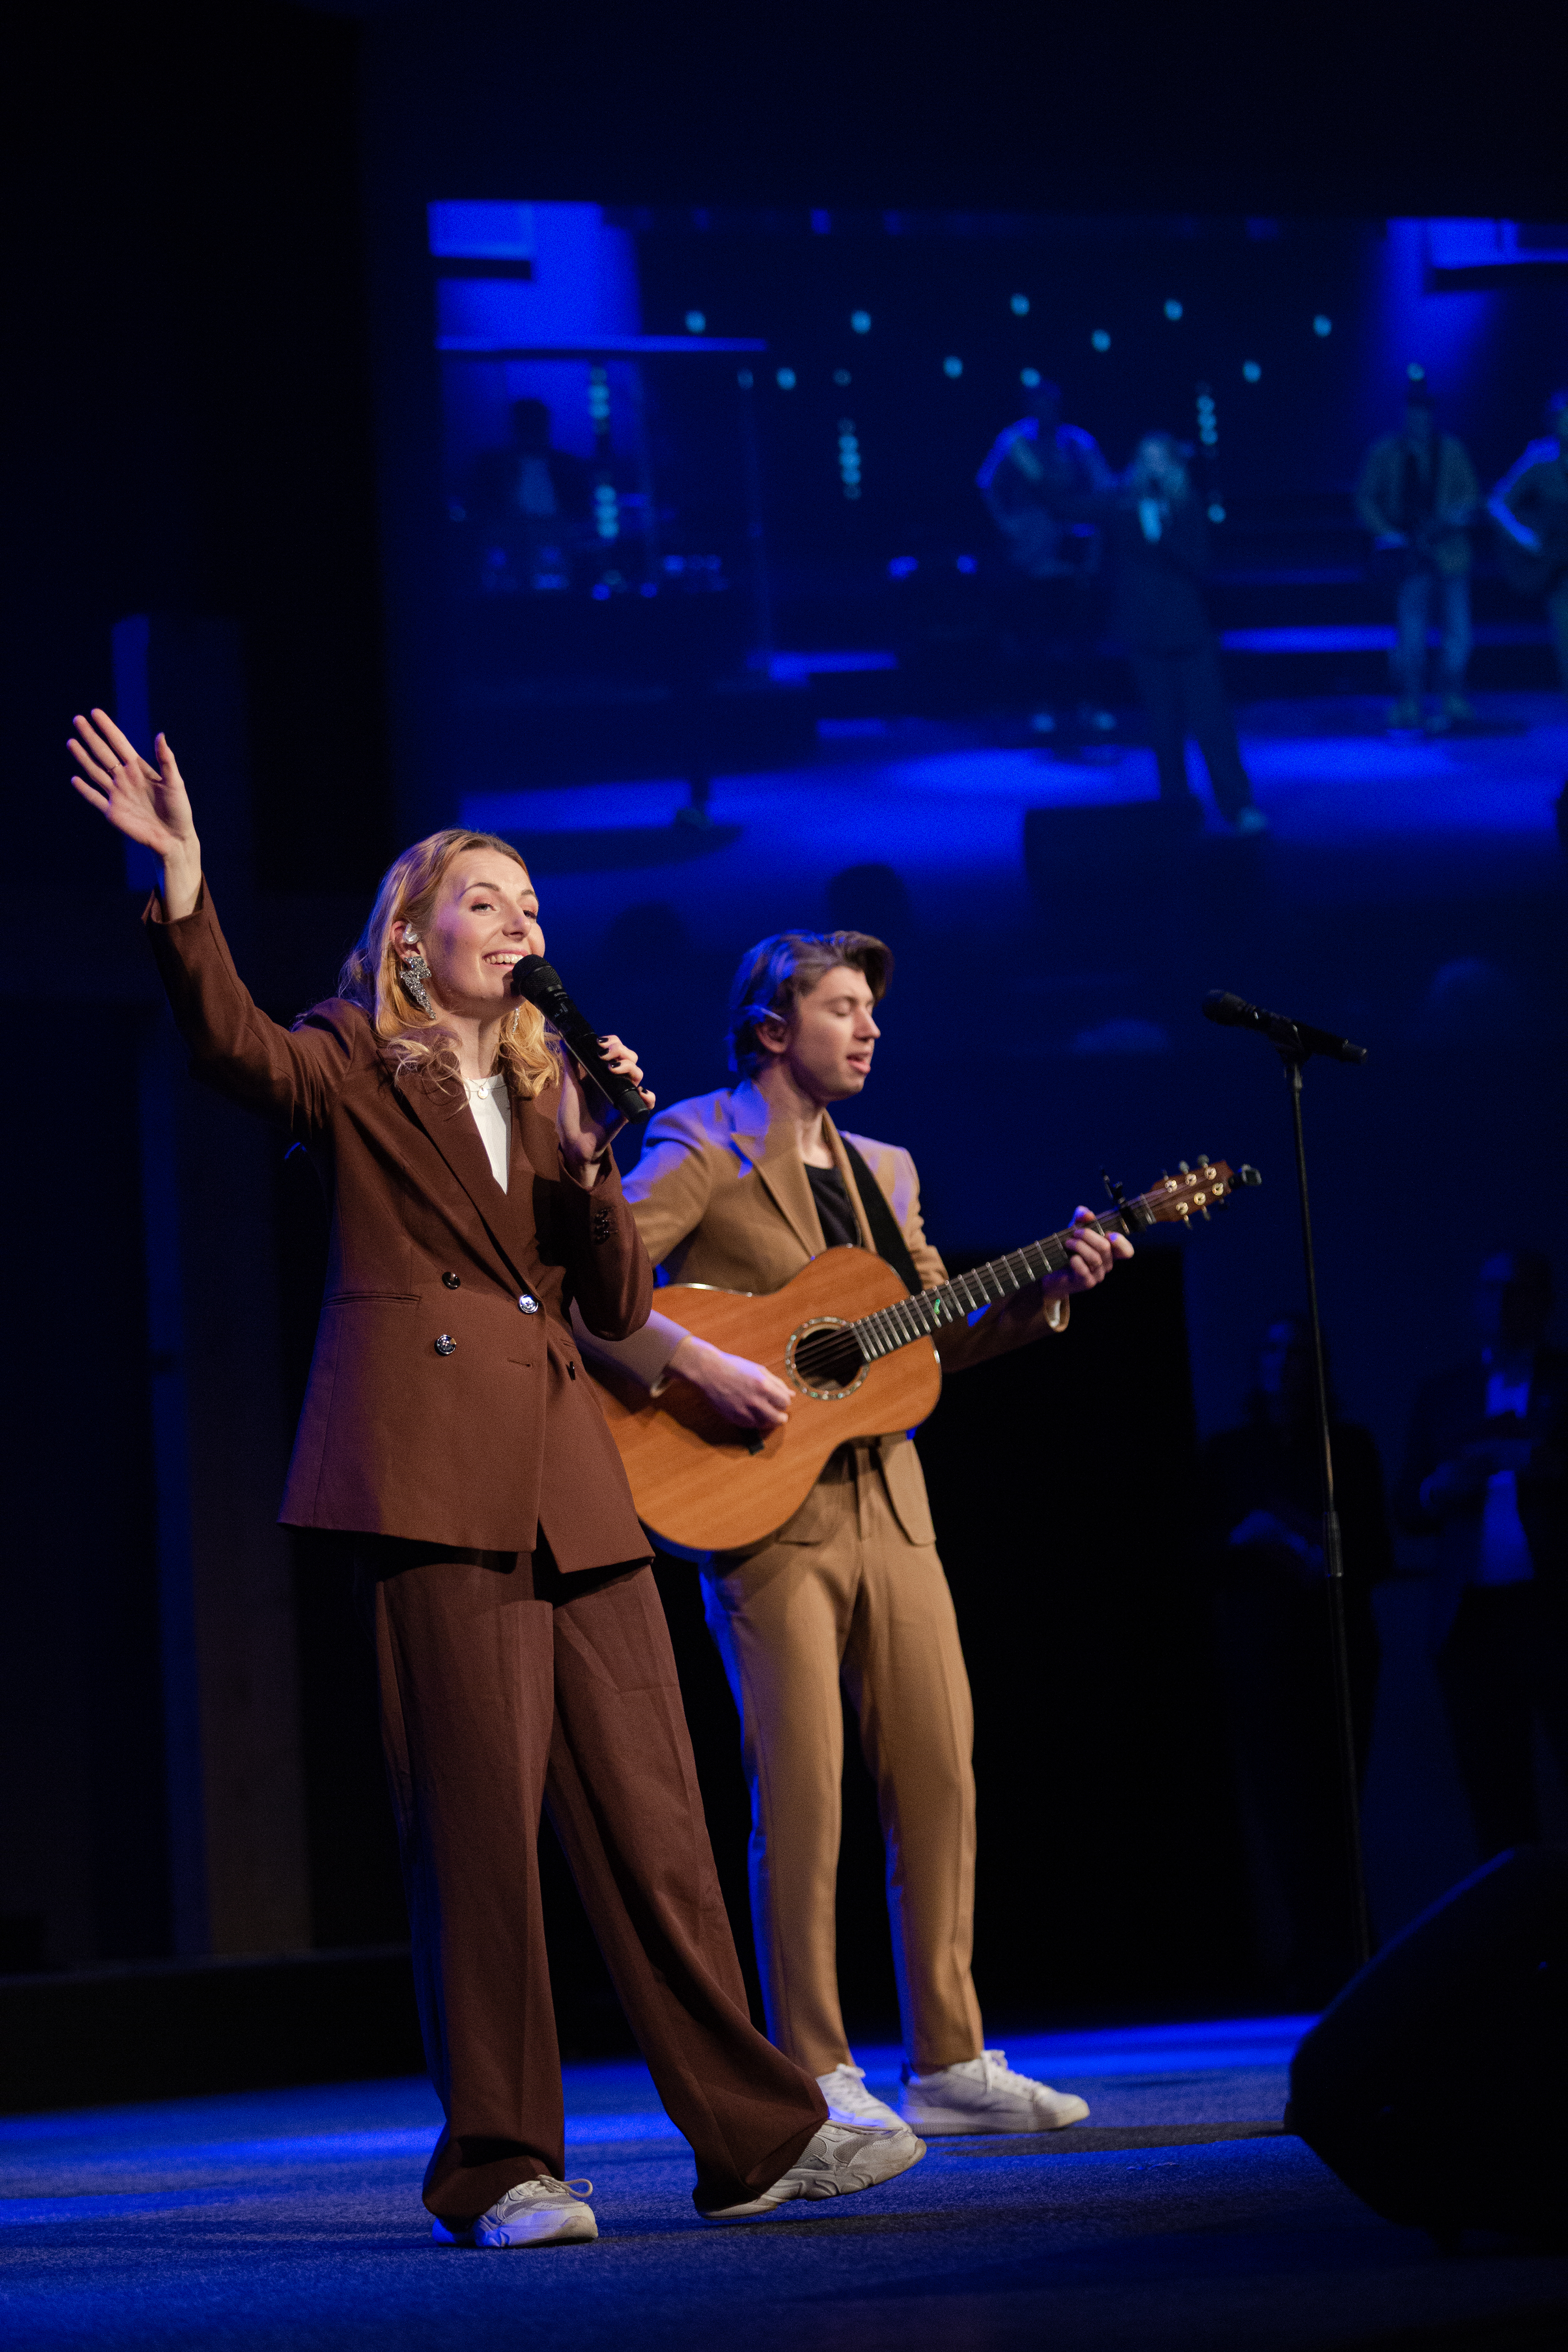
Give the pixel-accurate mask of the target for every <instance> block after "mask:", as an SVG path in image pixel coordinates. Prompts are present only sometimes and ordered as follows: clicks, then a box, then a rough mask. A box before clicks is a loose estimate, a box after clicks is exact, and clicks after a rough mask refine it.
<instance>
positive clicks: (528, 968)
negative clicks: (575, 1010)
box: [511, 955, 566, 1013]
mask: <svg viewBox="0 0 1568 2352" xmlns="http://www.w3.org/2000/svg"><path fill="white" fill-rule="evenodd" d="M511 992H512V994H513V995H514V996H525V997H526V998H527V999H528V1002H529V1003H530V1004H536V1005H537V1006H538V1007H539V1009H540V1011H541V1012H542V1013H548V1012H549V1010H550V1007H551V1005H552V1003H553V1002H554V1001H555V999H556V998H557V997H561V996H564V995H565V993H566V991H565V989H564V988H563V986H562V983H561V974H560V973H559V972H558V971H556V969H555V967H554V965H553V964H552V963H546V962H545V961H544V958H543V957H542V956H539V955H525V956H520V957H519V958H518V960H517V961H516V963H514V964H513V966H512V968H511Z"/></svg>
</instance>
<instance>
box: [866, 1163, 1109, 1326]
mask: <svg viewBox="0 0 1568 2352" xmlns="http://www.w3.org/2000/svg"><path fill="white" fill-rule="evenodd" d="M1154 1197H1155V1196H1154V1195H1153V1194H1151V1193H1140V1194H1139V1196H1138V1198H1137V1199H1136V1200H1135V1201H1124V1202H1122V1203H1121V1206H1120V1207H1118V1208H1115V1209H1112V1210H1110V1211H1109V1212H1108V1213H1106V1214H1105V1215H1104V1216H1103V1217H1095V1218H1094V1219H1092V1221H1091V1223H1090V1224H1089V1226H1088V1227H1087V1228H1086V1227H1084V1226H1082V1225H1079V1226H1068V1228H1067V1230H1066V1231H1065V1232H1063V1233H1059V1234H1047V1235H1046V1237H1045V1239H1044V1240H1043V1241H1037V1242H1026V1243H1025V1244H1024V1246H1023V1248H1022V1249H1016V1250H1009V1251H1008V1252H1007V1254H1006V1255H1005V1257H993V1258H988V1259H987V1260H986V1262H985V1264H984V1265H975V1266H971V1268H970V1270H969V1272H968V1273H967V1274H961V1275H959V1276H958V1277H957V1278H956V1280H955V1281H952V1282H944V1283H943V1284H942V1287H941V1288H940V1289H939V1290H922V1291H921V1292H920V1293H919V1294H918V1295H917V1296H914V1297H909V1298H900V1299H899V1300H898V1302H897V1303H896V1305H894V1306H892V1307H878V1309H877V1310H876V1312H875V1314H872V1315H862V1316H861V1318H860V1319H859V1321H858V1323H852V1324H851V1325H850V1327H849V1328H850V1329H851V1330H852V1331H853V1332H854V1334H855V1337H856V1339H858V1341H859V1343H860V1351H861V1353H862V1355H864V1356H866V1357H868V1358H870V1357H877V1356H890V1355H891V1354H892V1353H893V1351H894V1349H897V1348H907V1347H909V1346H910V1344H911V1342H912V1341H914V1340H916V1339H940V1338H941V1337H942V1334H943V1332H944V1331H950V1330H952V1327H953V1326H954V1324H956V1323H962V1322H965V1321H967V1319H968V1318H969V1317H970V1316H971V1315H973V1314H976V1313H978V1312H979V1310H980V1309H981V1308H983V1307H1002V1306H1005V1304H1006V1302H1007V1300H1008V1299H1009V1298H1014V1297H1016V1296H1017V1294H1018V1292H1019V1291H1020V1290H1023V1289H1024V1288H1026V1286H1027V1285H1028V1284H1029V1283H1031V1282H1038V1281H1040V1280H1041V1279H1042V1277H1043V1276H1046V1275H1048V1274H1060V1273H1061V1272H1062V1271H1063V1269H1064V1268H1065V1267H1066V1266H1067V1265H1068V1264H1069V1263H1070V1253H1069V1251H1068V1242H1069V1241H1070V1240H1071V1239H1072V1237H1073V1234H1074V1233H1075V1232H1076V1233H1083V1232H1085V1231H1090V1232H1094V1233H1100V1234H1133V1233H1136V1232H1138V1231H1139V1230H1140V1228H1141V1227H1142V1226H1143V1225H1146V1224H1149V1223H1152V1221H1153V1218H1152V1207H1151V1205H1150V1204H1151V1202H1152V1200H1153V1199H1154Z"/></svg>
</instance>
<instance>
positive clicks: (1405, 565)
mask: <svg viewBox="0 0 1568 2352" xmlns="http://www.w3.org/2000/svg"><path fill="white" fill-rule="evenodd" d="M1478 494H1479V493H1478V486H1477V482H1476V473H1475V467H1473V466H1472V465H1471V463H1470V460H1469V457H1468V455H1467V454H1466V450H1465V445H1464V443H1463V442H1462V441H1459V440H1457V439H1456V438H1455V436H1454V435H1453V434H1452V433H1440V432H1439V431H1438V429H1437V419H1436V410H1435V408H1434V406H1433V402H1432V395H1431V394H1430V392H1429V391H1428V390H1427V388H1426V383H1425V382H1424V381H1415V382H1412V383H1409V384H1407V386H1406V387H1405V422H1404V424H1403V425H1401V427H1400V429H1399V431H1398V432H1397V433H1385V434H1384V436H1383V438H1382V439H1381V440H1380V441H1374V442H1373V445H1372V446H1371V448H1370V449H1369V450H1368V451H1367V453H1366V456H1365V457H1364V458H1363V460H1362V468H1361V478H1360V479H1359V481H1358V482H1357V484H1356V493H1355V503H1356V513H1357V514H1358V516H1359V517H1360V518H1361V520H1362V523H1363V526H1364V527H1365V529H1366V530H1369V531H1370V532H1371V533H1372V570H1373V577H1374V578H1375V579H1379V580H1383V581H1385V582H1386V583H1388V584H1389V585H1390V586H1392V587H1393V589H1394V618H1395V623H1396V626H1397V632H1398V634H1397V635H1396V637H1395V639H1394V652H1393V654H1392V656H1390V658H1391V661H1392V664H1393V668H1394V697H1395V699H1394V703H1393V705H1392V707H1391V709H1390V710H1389V714H1388V723H1389V725H1390V726H1391V727H1419V726H1420V725H1421V723H1422V701H1421V697H1422V691H1423V688H1425V685H1426V631H1427V626H1428V624H1429V623H1430V621H1431V618H1432V613H1433V607H1434V605H1436V608H1437V610H1438V613H1439V614H1440V620H1439V626H1440V628H1441V630H1442V638H1443V642H1442V652H1441V677H1440V695H1439V699H1438V704H1437V709H1436V713H1435V714H1434V715H1433V716H1432V717H1431V719H1428V721H1427V724H1428V725H1429V726H1431V727H1432V728H1434V729H1436V730H1441V729H1443V728H1445V727H1451V726H1452V725H1453V724H1454V722H1455V720H1456V719H1473V718H1474V716H1475V713H1474V711H1473V710H1472V709H1470V706H1469V704H1468V702H1467V700H1466V699H1465V672H1466V670H1467V669H1468V667H1469V660H1470V644H1471V634H1470V542H1469V540H1468V537H1467V535H1466V531H1465V526H1466V524H1467V523H1468V522H1469V521H1470V520H1472V519H1473V517H1474V515H1475V511H1476V500H1477V497H1478Z"/></svg>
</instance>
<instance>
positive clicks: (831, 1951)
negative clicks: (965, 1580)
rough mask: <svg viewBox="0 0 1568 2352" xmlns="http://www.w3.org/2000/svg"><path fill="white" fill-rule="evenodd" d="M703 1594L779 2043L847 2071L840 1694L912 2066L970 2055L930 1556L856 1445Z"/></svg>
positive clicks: (723, 1567)
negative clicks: (861, 1771) (874, 1817)
mask: <svg viewBox="0 0 1568 2352" xmlns="http://www.w3.org/2000/svg"><path fill="white" fill-rule="evenodd" d="M802 1525H805V1526H808V1527H809V1529H810V1534H809V1538H807V1539H804V1540H803V1539H802V1538H801V1537H800V1536H798V1535H797V1534H795V1528H797V1527H799V1526H802ZM703 1591H704V1595H705V1601H706V1606H707V1615H708V1624H709V1628H710V1632H711V1633H712V1635H713V1638H714V1640H715V1641H716V1642H717V1643H718V1645H719V1648H720V1651H721V1654H722V1656H723V1660H724V1666H725V1671H726V1672H727V1674H728V1675H729V1677H730V1687H731V1690H732V1691H733V1693H734V1695H735V1704H736V1706H738V1707H739V1708H740V1711H741V1723H742V1743H743V1749H744V1756H745V1765H746V1774H747V1778H748V1779H749V1780H750V1782H751V1787H752V1840H751V1875H752V1927H753V1930H754V1932H755V1935H756V1939H757V1962H758V1966H759V1968H760V1969H761V1971H762V1979H763V1999H764V2000H765V2002H766V2004H767V2019H768V2032H769V2035H770V2037H771V2038H772V2040H773V2042H774V2043H775V2044H776V2045H777V2047H778V2048H779V2049H780V2050H782V2051H783V2052H784V2054H785V2056H786V2057H790V2058H793V2059H794V2060H795V2063H796V2064H797V2065H800V2066H804V2067H805V2070H806V2072H807V2073H808V2074H826V2073H827V2072H828V2071H829V2070H830V2069H831V2068H832V2067H835V2066H837V2065H840V2064H843V2063H847V2061H848V2058H849V2054H850V2053H849V2044H848V2042H847V2041H846V2039H845V2035H844V2019H843V2016H842V2014H841V2012H840V2010H839V2006H838V1972H837V1956H836V1951H835V1938H834V1898H835V1890H836V1886H837V1872H838V1837H839V1788H840V1776H841V1773H842V1769H843V1757H844V1719H843V1715H842V1712H841V1709H840V1706H839V1696H838V1693H839V1685H840V1681H842V1684H843V1687H844V1689H845V1691H846V1692H847V1695H848V1698H849V1702H850V1704H851V1706H853V1707H854V1709H855V1712H856V1715H857V1716H858V1718H859V1724H860V1745H861V1749H862V1752H863V1753H864V1755H865V1758H866V1761H867V1764H868V1766H869V1768H870V1771H871V1775H872V1778H873V1779H874V1780H875V1781H876V1783H877V1795H878V1803H879V1811H880V1813H881V1822H882V1834H883V1837H884V1838H885V1839H886V1841H887V1846H888V1906H889V1912H890V1914H891V1919H892V1930H893V1956H894V1960H895V1963H896V1966H897V1969H898V1977H899V2001H900V2010H901V2011H902V2016H903V2029H904V2040H905V2044H906V2046H907V2048H908V2051H909V2053H910V2059H911V2061H912V2063H914V2065H915V2066H916V2067H917V2068H920V2069H921V2070H922V2071H924V2070H927V2069H930V2068H931V2067H936V2066H949V2065H953V2064H956V2063H959V2062H960V2061H962V2060H963V2059H966V2058H976V2057H978V2056H979V2054H980V2049H981V2029H980V2009H979V2004H978V2002H977V2001H976V2000H975V1998H974V1986H973V1981H972V1979H971V1977H970V1973H969V1969H970V1958H971V1954H972V1951H973V1940H974V1774H973V1766H972V1762H971V1756H972V1752H973V1742H974V1717H973V1709H972V1706H971V1703H970V1696H969V1677H968V1675H966V1674H965V1672H964V1666H963V1652H962V1650H961V1649H960V1647H959V1642H958V1626H957V1622H956V1620H955V1619H954V1616H953V1610H952V1595H951V1594H950V1593H949V1591H948V1589H947V1579H946V1578H945V1576H944V1575H943V1574H942V1562H941V1560H940V1559H938V1557H937V1553H936V1547H935V1545H934V1544H914V1543H911V1542H910V1539H909V1538H908V1537H907V1536H906V1535H905V1533H904V1531H903V1529H902V1528H900V1525H899V1522H898V1520H897V1519H896V1518H895V1517H894V1516H893V1511H892V1507H891V1506H890V1504H889V1500H888V1494H887V1489H886V1487H885V1486H884V1485H883V1482H882V1476H881V1473H880V1472H879V1469H878V1467H877V1465H876V1461H875V1457H874V1456H873V1454H871V1452H870V1451H869V1449H868V1448H867V1447H865V1446H856V1447H853V1448H847V1449H846V1450H845V1452H844V1453H843V1454H840V1455H838V1456H836V1457H835V1459H834V1461H833V1462H832V1463H831V1464H829V1465H828V1468H827V1470H826V1472H825V1473H824V1479H823V1483H822V1484H821V1485H819V1486H817V1488H816V1490H815V1492H814V1495H813V1497H812V1502H811V1505H810V1506H809V1507H808V1508H807V1510H805V1511H803V1512H802V1514H801V1515H800V1519H799V1520H798V1521H796V1522H793V1523H792V1525H791V1527H790V1528H784V1529H783V1530H782V1531H781V1533H780V1534H779V1535H777V1536H774V1537H773V1538H771V1539H770V1541H769V1542H767V1543H766V1544H764V1545H763V1546H762V1547H761V1548H760V1549H758V1550H756V1551H754V1552H751V1553H747V1554H743V1555H741V1556H738V1557H737V1556H735V1555H728V1556H725V1555H721V1556H720V1557H719V1558H718V1559H715V1562H714V1568H713V1571H712V1572H710V1573H709V1574H707V1575H705V1576H704V1578H703Z"/></svg>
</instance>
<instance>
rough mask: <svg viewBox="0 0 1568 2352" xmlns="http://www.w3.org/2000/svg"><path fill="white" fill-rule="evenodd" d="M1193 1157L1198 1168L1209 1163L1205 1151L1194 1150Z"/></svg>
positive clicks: (1204, 1166)
mask: <svg viewBox="0 0 1568 2352" xmlns="http://www.w3.org/2000/svg"><path fill="white" fill-rule="evenodd" d="M1193 1157H1194V1159H1195V1160H1196V1161H1197V1163H1198V1166H1199V1167H1200V1168H1206V1167H1207V1166H1208V1164H1209V1156H1208V1153H1207V1152H1206V1151H1197V1152H1194V1155H1193Z"/></svg>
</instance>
